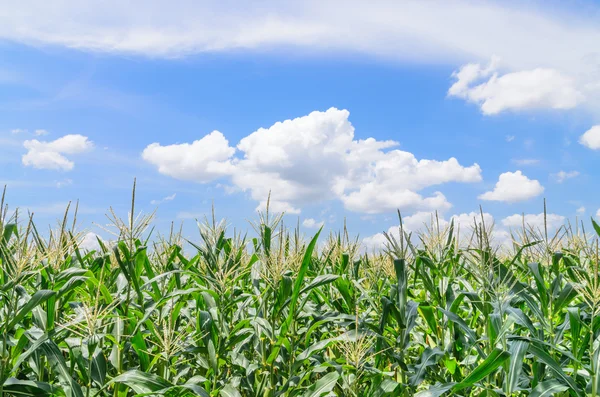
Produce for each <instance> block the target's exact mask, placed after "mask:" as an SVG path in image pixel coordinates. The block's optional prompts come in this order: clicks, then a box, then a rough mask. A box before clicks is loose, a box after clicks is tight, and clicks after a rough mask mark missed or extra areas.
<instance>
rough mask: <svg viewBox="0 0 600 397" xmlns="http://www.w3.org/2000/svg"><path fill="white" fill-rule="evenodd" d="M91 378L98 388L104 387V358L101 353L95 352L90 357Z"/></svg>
mask: <svg viewBox="0 0 600 397" xmlns="http://www.w3.org/2000/svg"><path fill="white" fill-rule="evenodd" d="M91 376H92V379H93V380H94V381H95V382H96V383H97V384H98V385H99V386H101V387H102V386H104V381H105V380H106V358H104V353H102V351H98V352H96V354H94V356H93V357H92V368H91Z"/></svg>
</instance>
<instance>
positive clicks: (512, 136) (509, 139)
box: [506, 135, 515, 142]
mask: <svg viewBox="0 0 600 397" xmlns="http://www.w3.org/2000/svg"><path fill="white" fill-rule="evenodd" d="M514 140H515V136H514V135H507V136H506V142H512V141H514Z"/></svg>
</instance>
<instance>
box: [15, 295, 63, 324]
mask: <svg viewBox="0 0 600 397" xmlns="http://www.w3.org/2000/svg"><path fill="white" fill-rule="evenodd" d="M55 293H56V292H54V291H50V290H40V291H37V292H36V293H35V294H33V296H32V297H31V298H30V299H29V300H28V301H27V303H25V304H24V305H23V306H21V307H20V308H19V311H18V312H17V314H16V315H15V316H14V317H13V318H12V320H11V321H10V323H9V324H8V329H9V330H10V329H12V328H13V327H14V326H15V325H16V324H17V323H19V321H21V320H22V319H23V318H24V317H25V316H26V315H28V314H29V313H31V312H32V311H33V309H34V308H35V307H36V306H38V305H41V304H42V303H44V302H46V301H47V300H48V299H50V297H52V296H54V294H55Z"/></svg>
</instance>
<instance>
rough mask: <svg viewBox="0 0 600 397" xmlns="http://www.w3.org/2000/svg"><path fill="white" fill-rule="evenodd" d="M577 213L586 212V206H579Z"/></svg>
mask: <svg viewBox="0 0 600 397" xmlns="http://www.w3.org/2000/svg"><path fill="white" fill-rule="evenodd" d="M577 213H578V214H585V207H584V206H581V207H579V208H577Z"/></svg>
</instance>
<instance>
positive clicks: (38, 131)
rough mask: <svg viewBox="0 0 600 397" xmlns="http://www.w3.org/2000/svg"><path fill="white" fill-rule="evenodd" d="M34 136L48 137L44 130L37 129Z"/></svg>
mask: <svg viewBox="0 0 600 397" xmlns="http://www.w3.org/2000/svg"><path fill="white" fill-rule="evenodd" d="M34 134H35V135H36V136H44V135H48V134H49V132H48V131H46V130H42V129H38V130H35V132H34Z"/></svg>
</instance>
